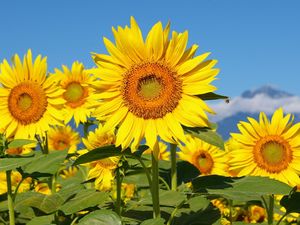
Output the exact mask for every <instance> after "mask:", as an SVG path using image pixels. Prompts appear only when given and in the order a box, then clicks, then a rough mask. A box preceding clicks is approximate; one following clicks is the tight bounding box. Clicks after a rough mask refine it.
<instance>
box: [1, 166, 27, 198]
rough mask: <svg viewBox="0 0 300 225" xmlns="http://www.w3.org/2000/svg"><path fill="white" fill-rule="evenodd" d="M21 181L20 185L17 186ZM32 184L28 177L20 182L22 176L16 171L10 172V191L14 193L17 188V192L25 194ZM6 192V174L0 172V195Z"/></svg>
mask: <svg viewBox="0 0 300 225" xmlns="http://www.w3.org/2000/svg"><path fill="white" fill-rule="evenodd" d="M21 181H22V183H21V184H19V183H20V182H21ZM31 183H32V179H31V178H30V177H27V178H25V179H24V180H22V175H21V174H20V173H19V172H17V171H12V172H11V187H12V191H15V190H16V188H17V187H18V186H19V187H18V193H19V192H26V191H28V190H29V189H30V185H31ZM6 192H7V180H6V172H0V195H2V194H4V193H6Z"/></svg>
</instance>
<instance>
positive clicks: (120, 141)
mask: <svg viewBox="0 0 300 225" xmlns="http://www.w3.org/2000/svg"><path fill="white" fill-rule="evenodd" d="M169 32H170V25H169V24H168V25H167V26H166V27H165V28H163V26H162V23H161V22H158V23H156V24H155V25H154V26H153V27H152V29H151V30H150V32H149V34H148V35H147V38H146V40H144V39H143V36H142V32H141V30H140V28H139V26H138V24H137V23H136V21H135V19H134V18H133V17H131V26H130V27H128V26H126V27H125V28H122V27H118V29H117V30H116V29H115V28H113V34H114V37H115V43H112V42H111V41H109V40H108V39H107V38H104V44H105V46H106V48H107V51H108V52H109V54H110V55H104V54H94V55H93V59H94V61H95V63H96V64H97V66H98V68H97V69H95V70H94V73H95V75H96V76H97V77H99V78H100V81H97V84H96V86H97V87H98V89H99V90H101V91H102V93H101V94H100V98H101V99H102V102H101V105H100V107H98V108H97V109H96V111H95V116H96V117H97V118H99V119H103V118H105V119H106V120H107V121H106V123H105V126H104V127H105V128H106V129H110V128H114V127H119V129H118V133H117V135H116V136H117V137H116V146H119V145H121V146H122V148H123V149H125V148H126V147H128V146H130V145H131V147H132V149H133V150H135V149H136V148H137V146H138V144H139V143H140V142H141V140H142V139H143V138H144V137H145V138H146V142H147V143H148V144H149V147H150V148H151V149H155V148H156V146H157V144H156V142H157V137H158V136H160V138H161V139H162V140H164V141H166V142H169V143H179V142H184V141H185V136H184V131H183V128H182V125H184V126H188V127H203V126H208V117H207V115H206V112H210V113H213V111H212V110H211V109H210V108H209V107H208V106H207V105H206V103H205V102H204V101H203V100H202V99H200V98H198V97H197V95H200V94H205V93H208V92H213V91H215V90H216V87H214V86H213V85H211V84H210V83H211V82H212V81H213V80H214V79H215V76H216V75H217V74H218V72H219V70H218V69H214V68H213V67H214V65H215V64H216V63H217V61H216V60H208V61H205V59H206V58H207V56H208V55H209V53H205V54H202V55H200V56H197V57H194V55H195V53H196V50H197V48H198V46H197V45H192V46H191V48H189V49H186V47H187V42H188V32H187V31H185V32H183V33H177V32H175V31H174V32H173V33H172V38H171V39H169Z"/></svg>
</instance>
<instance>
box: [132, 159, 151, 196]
mask: <svg viewBox="0 0 300 225" xmlns="http://www.w3.org/2000/svg"><path fill="white" fill-rule="evenodd" d="M135 158H136V159H137V160H138V161H139V162H140V164H141V165H142V167H143V169H144V171H145V173H146V177H147V179H148V183H149V187H150V191H151V193H152V187H151V186H152V179H151V173H150V172H149V170H148V168H147V166H146V165H145V163H144V162H143V160H142V159H141V158H139V157H135Z"/></svg>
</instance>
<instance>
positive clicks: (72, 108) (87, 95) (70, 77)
mask: <svg viewBox="0 0 300 225" xmlns="http://www.w3.org/2000/svg"><path fill="white" fill-rule="evenodd" d="M53 76H54V77H56V79H58V80H60V86H61V88H62V89H63V90H64V93H63V98H64V99H65V100H66V104H65V108H64V122H65V123H68V122H70V120H71V119H72V118H73V117H74V120H75V123H76V126H78V125H79V123H80V122H82V123H84V122H86V121H87V118H88V117H90V115H91V112H92V111H93V110H94V109H95V107H96V106H97V105H98V104H99V102H98V98H97V94H96V93H95V89H94V88H93V87H92V84H93V83H94V82H95V78H94V77H93V76H91V74H89V72H88V71H87V70H85V69H84V66H83V64H82V63H79V62H74V63H73V65H72V68H71V70H70V69H69V68H68V67H66V66H63V70H62V71H61V70H58V69H55V74H53Z"/></svg>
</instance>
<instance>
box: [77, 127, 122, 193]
mask: <svg viewBox="0 0 300 225" xmlns="http://www.w3.org/2000/svg"><path fill="white" fill-rule="evenodd" d="M82 141H83V144H84V145H85V147H86V148H87V149H86V150H81V151H80V152H79V153H80V154H84V153H86V152H88V151H91V150H93V149H95V148H99V147H102V146H106V145H112V144H114V143H115V134H114V132H113V131H105V130H103V127H102V126H101V124H99V127H98V128H97V129H96V130H95V131H94V132H91V131H90V132H89V134H88V136H87V139H83V140H82ZM118 162H119V157H109V158H105V159H101V160H97V161H94V162H90V163H88V165H87V166H88V167H89V171H88V175H87V178H88V179H95V188H96V189H98V190H100V191H107V190H110V189H111V187H112V182H113V180H114V170H115V169H116V168H117V165H118Z"/></svg>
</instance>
